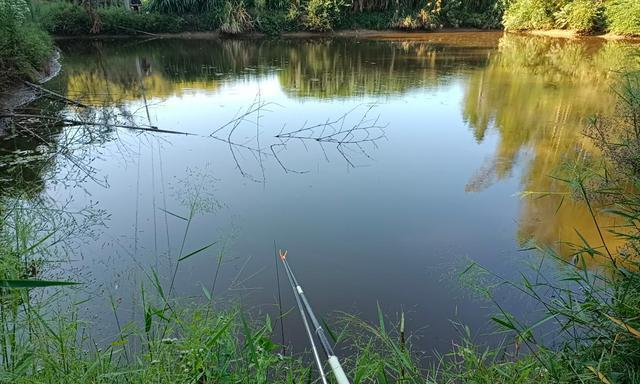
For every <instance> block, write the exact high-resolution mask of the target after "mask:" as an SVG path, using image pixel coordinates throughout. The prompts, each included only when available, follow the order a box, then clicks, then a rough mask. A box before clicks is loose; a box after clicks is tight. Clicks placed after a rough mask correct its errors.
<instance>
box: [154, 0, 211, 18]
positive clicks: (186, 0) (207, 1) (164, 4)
mask: <svg viewBox="0 0 640 384" xmlns="http://www.w3.org/2000/svg"><path fill="white" fill-rule="evenodd" d="M216 8H217V2H216V1H215V0H149V1H148V2H147V3H146V4H145V10H147V11H149V12H157V13H164V14H171V15H186V14H202V13H207V12H210V11H212V10H214V9H216Z"/></svg>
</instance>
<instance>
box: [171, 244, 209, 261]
mask: <svg viewBox="0 0 640 384" xmlns="http://www.w3.org/2000/svg"><path fill="white" fill-rule="evenodd" d="M216 243H217V241H214V242H213V243H211V244H209V245H205V246H204V247H202V248H200V249H197V250H195V251H193V252H191V253H189V254H187V255H185V256H182V257H181V258H179V259H178V261H182V260H185V259H188V258H190V257H191V256H193V255H196V254H198V253H200V252H202V251H204V250H206V249H208V248H211V247H212V246H213V245H215V244H216Z"/></svg>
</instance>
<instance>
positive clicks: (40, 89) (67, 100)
mask: <svg viewBox="0 0 640 384" xmlns="http://www.w3.org/2000/svg"><path fill="white" fill-rule="evenodd" d="M24 84H26V85H28V86H29V87H32V88H35V89H37V90H39V91H41V92H44V93H46V94H48V95H49V96H54V97H56V98H58V99H60V100H64V101H66V102H67V103H70V104H73V105H76V106H78V107H82V108H91V107H90V106H88V105H86V104H82V103H81V102H79V101H75V100H72V99H70V98H68V97H65V96H62V95H61V94H59V93H57V92H54V91H51V90H49V89H46V88H44V87H41V86H39V85H37V84H34V83H31V82H29V81H25V82H24Z"/></svg>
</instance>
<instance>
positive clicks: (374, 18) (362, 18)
mask: <svg viewBox="0 0 640 384" xmlns="http://www.w3.org/2000/svg"><path fill="white" fill-rule="evenodd" d="M391 20H393V12H388V11H387V12H384V11H365V12H357V13H353V12H351V13H348V14H345V15H344V17H342V18H341V19H340V21H339V24H338V25H337V28H340V29H378V30H381V29H387V28H389V27H391Z"/></svg>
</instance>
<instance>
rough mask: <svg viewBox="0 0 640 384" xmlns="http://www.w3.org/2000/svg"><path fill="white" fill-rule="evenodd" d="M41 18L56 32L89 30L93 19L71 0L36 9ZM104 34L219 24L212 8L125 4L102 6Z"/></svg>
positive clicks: (172, 30) (205, 27)
mask: <svg viewBox="0 0 640 384" xmlns="http://www.w3.org/2000/svg"><path fill="white" fill-rule="evenodd" d="M37 14H38V19H39V21H40V23H41V25H42V26H43V28H44V29H45V30H47V31H48V32H50V33H52V34H56V35H86V34H89V32H90V29H91V26H92V23H91V19H90V18H89V15H88V14H87V12H86V10H85V9H84V8H82V7H81V6H79V5H76V4H70V3H52V4H48V5H42V6H40V7H39V8H38V9H37ZM97 14H98V16H99V17H100V20H101V23H102V25H101V31H100V33H102V34H138V33H142V32H148V33H177V32H184V31H212V30H215V29H216V28H217V27H218V17H217V16H216V15H215V13H213V12H208V13H204V14H203V15H184V16H177V15H168V14H160V13H157V12H141V13H138V12H131V11H129V10H128V9H126V8H122V7H107V8H100V9H98V11H97Z"/></svg>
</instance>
